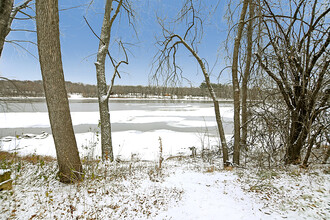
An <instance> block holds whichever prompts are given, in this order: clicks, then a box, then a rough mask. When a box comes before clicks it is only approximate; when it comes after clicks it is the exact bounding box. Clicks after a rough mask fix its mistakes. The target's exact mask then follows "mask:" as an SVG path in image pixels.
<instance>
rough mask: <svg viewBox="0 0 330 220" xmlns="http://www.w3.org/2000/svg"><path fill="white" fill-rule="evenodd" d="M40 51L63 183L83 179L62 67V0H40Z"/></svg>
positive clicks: (38, 22)
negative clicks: (59, 8)
mask: <svg viewBox="0 0 330 220" xmlns="http://www.w3.org/2000/svg"><path fill="white" fill-rule="evenodd" d="M36 14H37V19H36V21H37V38H38V51H39V61H40V67H41V73H42V78H43V85H44V90H45V96H46V101H47V107H48V113H49V120H50V124H51V129H52V134H53V138H54V142H55V147H56V156H57V161H58V167H59V177H60V181H61V182H64V183H70V182H76V181H80V180H81V179H82V177H81V173H82V165H81V162H80V158H79V153H78V149H77V143H76V139H75V136H74V132H73V127H72V121H71V115H70V109H69V102H68V97H67V92H66V89H65V81H64V74H63V67H62V58H61V47H60V33H59V15H58V0H36Z"/></svg>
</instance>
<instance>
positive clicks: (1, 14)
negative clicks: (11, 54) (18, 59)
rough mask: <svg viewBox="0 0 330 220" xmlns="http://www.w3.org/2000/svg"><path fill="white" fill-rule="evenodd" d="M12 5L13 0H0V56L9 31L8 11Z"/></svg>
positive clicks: (9, 11)
mask: <svg viewBox="0 0 330 220" xmlns="http://www.w3.org/2000/svg"><path fill="white" fill-rule="evenodd" d="M13 6H14V0H1V1H0V57H1V54H2V50H3V46H4V44H5V39H6V37H7V35H8V34H9V32H10V25H9V23H10V22H9V21H10V13H11V10H12V9H13Z"/></svg>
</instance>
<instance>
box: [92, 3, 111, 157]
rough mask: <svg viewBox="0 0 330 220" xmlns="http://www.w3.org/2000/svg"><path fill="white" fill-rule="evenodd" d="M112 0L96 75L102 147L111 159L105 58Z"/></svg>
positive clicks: (103, 33) (107, 13) (108, 41)
mask: <svg viewBox="0 0 330 220" xmlns="http://www.w3.org/2000/svg"><path fill="white" fill-rule="evenodd" d="M112 2H113V1H112V0H107V1H106V5H105V12H104V18H103V24H102V30H101V36H100V43H99V50H98V53H97V61H96V63H95V66H96V77H97V88H98V100H99V111H100V120H101V121H100V124H101V147H102V159H110V161H113V159H114V157H113V149H112V137H111V122H110V112H109V101H108V97H107V92H108V89H107V82H106V78H105V58H106V56H107V52H108V48H109V43H110V31H111V22H110V15H111V8H112Z"/></svg>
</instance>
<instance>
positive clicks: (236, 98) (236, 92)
mask: <svg viewBox="0 0 330 220" xmlns="http://www.w3.org/2000/svg"><path fill="white" fill-rule="evenodd" d="M248 3H249V0H244V2H243V8H242V11H241V15H240V20H239V23H238V30H237V35H236V37H235V43H234V52H233V64H232V80H233V94H234V155H233V162H234V164H237V165H238V164H239V158H240V140H241V132H240V129H241V123H240V97H239V96H240V94H239V93H240V91H239V81H238V74H237V72H238V53H239V48H240V43H241V39H242V32H243V28H244V19H245V14H246V11H247V7H248Z"/></svg>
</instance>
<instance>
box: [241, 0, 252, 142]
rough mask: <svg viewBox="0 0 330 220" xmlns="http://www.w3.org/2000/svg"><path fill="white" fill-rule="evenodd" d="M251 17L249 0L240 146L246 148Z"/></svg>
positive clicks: (250, 2)
mask: <svg viewBox="0 0 330 220" xmlns="http://www.w3.org/2000/svg"><path fill="white" fill-rule="evenodd" d="M253 17H254V3H253V2H252V0H250V1H249V19H250V20H249V23H248V27H247V51H246V63H245V70H244V75H243V79H242V139H241V146H243V147H245V148H246V140H247V130H248V113H247V83H248V80H249V78H250V67H251V58H252V35H253Z"/></svg>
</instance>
